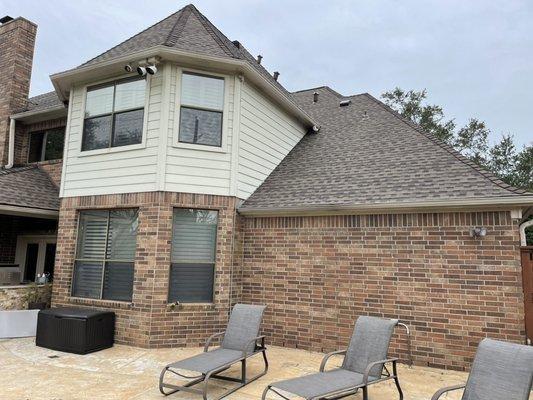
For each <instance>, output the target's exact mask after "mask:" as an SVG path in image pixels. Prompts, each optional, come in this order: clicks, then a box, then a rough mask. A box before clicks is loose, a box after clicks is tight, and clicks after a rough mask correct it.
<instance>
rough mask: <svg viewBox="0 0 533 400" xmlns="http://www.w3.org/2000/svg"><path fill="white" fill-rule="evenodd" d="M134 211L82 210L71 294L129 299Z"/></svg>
mask: <svg viewBox="0 0 533 400" xmlns="http://www.w3.org/2000/svg"><path fill="white" fill-rule="evenodd" d="M137 227H138V216H137V210H111V211H82V212H81V213H80V223H79V229H78V247H77V252H76V262H75V266H74V276H73V284H72V295H73V296H76V297H87V298H96V299H108V300H120V301H131V298H132V292H133V264H134V259H135V248H136V240H137Z"/></svg>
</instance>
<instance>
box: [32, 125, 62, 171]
mask: <svg viewBox="0 0 533 400" xmlns="http://www.w3.org/2000/svg"><path fill="white" fill-rule="evenodd" d="M64 142H65V128H58V129H50V130H47V131H44V132H33V133H30V146H29V151H28V162H30V163H31V162H37V161H48V160H59V159H61V158H63V144H64Z"/></svg>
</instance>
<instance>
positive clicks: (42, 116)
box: [10, 106, 67, 124]
mask: <svg viewBox="0 0 533 400" xmlns="http://www.w3.org/2000/svg"><path fill="white" fill-rule="evenodd" d="M66 116H67V108H66V107H64V106H56V107H50V108H45V109H43V110H30V111H24V112H21V113H17V114H13V115H11V116H10V118H11V119H14V120H16V121H20V122H22V123H24V124H33V123H36V122H41V121H48V120H51V119H57V118H63V117H66Z"/></svg>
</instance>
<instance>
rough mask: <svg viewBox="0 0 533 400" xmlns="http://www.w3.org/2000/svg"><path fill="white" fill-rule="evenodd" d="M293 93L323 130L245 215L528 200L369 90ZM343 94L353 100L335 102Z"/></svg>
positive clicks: (284, 165) (293, 155)
mask: <svg viewBox="0 0 533 400" xmlns="http://www.w3.org/2000/svg"><path fill="white" fill-rule="evenodd" d="M313 92H317V93H319V98H318V102H317V103H313V101H312V100H313ZM293 96H294V98H295V100H296V101H297V103H298V104H299V105H300V106H301V107H303V108H304V109H305V110H306V111H307V112H308V113H309V114H310V115H312V116H313V117H314V118H316V119H317V120H318V121H319V123H320V124H321V130H320V132H319V133H317V134H308V135H306V136H305V137H304V138H303V139H302V140H301V141H300V143H299V144H298V145H296V146H295V148H294V149H293V150H292V151H291V152H290V153H289V155H288V156H287V157H286V158H285V159H284V160H283V161H282V162H281V164H280V165H279V166H278V167H277V168H276V169H275V170H274V171H273V172H272V173H271V174H270V176H269V177H268V178H267V179H266V180H265V182H264V183H263V184H262V185H261V186H260V187H259V188H258V189H257V190H256V191H255V192H254V193H253V194H252V196H250V198H248V200H246V201H245V202H244V204H243V206H242V207H241V208H240V211H241V212H243V213H246V212H248V213H250V214H252V213H256V214H260V213H261V212H266V213H269V212H279V211H283V210H285V212H288V213H290V212H291V210H299V212H300V211H302V210H306V209H307V210H327V209H331V210H334V209H336V210H342V209H357V208H359V209H363V208H365V207H366V208H368V209H371V208H374V209H379V208H382V209H387V207H388V206H392V205H395V206H398V205H401V206H402V207H403V206H405V208H407V206H408V205H414V206H415V208H416V207H418V206H420V205H423V204H426V205H427V207H430V205H431V204H435V205H437V204H441V205H442V204H446V203H448V204H450V205H452V204H455V205H457V206H460V205H461V204H473V203H476V202H477V203H479V204H485V203H491V204H497V203H498V202H501V203H502V204H510V202H515V203H516V204H520V202H522V201H524V204H533V194H532V193H529V192H526V191H524V190H520V189H517V188H514V187H512V186H509V185H507V184H506V183H504V182H502V181H501V180H499V179H498V178H496V177H495V176H494V175H492V174H491V173H489V172H488V171H485V170H484V169H482V168H480V167H478V166H477V165H476V164H474V163H473V162H471V161H470V160H468V159H467V158H465V157H463V156H462V155H460V154H459V153H458V152H456V151H455V150H454V149H453V148H451V147H450V146H448V145H446V144H444V143H442V142H441V141H439V140H438V139H436V138H435V137H433V136H432V135H430V134H428V133H426V132H424V131H423V130H422V129H421V128H420V127H419V126H418V125H416V124H413V123H412V122H410V121H408V120H406V119H404V118H403V117H401V116H399V115H398V114H397V113H395V112H394V111H392V110H391V109H390V108H389V107H387V106H386V105H385V104H383V103H382V102H380V101H379V100H377V99H375V98H374V97H372V96H370V95H369V94H366V93H365V94H360V95H356V96H349V97H344V96H341V95H340V94H338V93H337V92H335V91H334V90H332V89H330V88H328V87H319V88H314V89H309V90H305V91H300V92H295V93H293ZM341 100H351V103H350V105H348V106H345V107H340V106H339V103H340V101H341ZM416 205H418V206H416Z"/></svg>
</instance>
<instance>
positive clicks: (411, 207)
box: [238, 195, 533, 217]
mask: <svg viewBox="0 0 533 400" xmlns="http://www.w3.org/2000/svg"><path fill="white" fill-rule="evenodd" d="M531 205H533V195H529V196H512V197H495V198H471V199H457V200H455V199H448V200H435V201H418V202H410V203H406V202H395V203H373V204H372V203H370V204H369V203H354V204H346V205H334V204H325V205H310V206H303V207H283V208H280V207H270V208H266V207H265V208H251V207H250V208H246V206H245V207H240V208H238V212H239V213H240V214H242V215H244V216H251V217H259V216H265V217H268V216H305V215H349V214H373V213H385V214H392V213H396V212H398V211H401V212H420V211H422V210H426V211H430V210H439V211H445V210H451V211H453V210H458V209H461V210H464V209H465V208H479V207H483V208H484V209H485V210H486V209H487V207H489V208H492V209H494V210H502V209H507V210H508V209H509V208H510V207H516V208H521V207H524V206H531Z"/></svg>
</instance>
